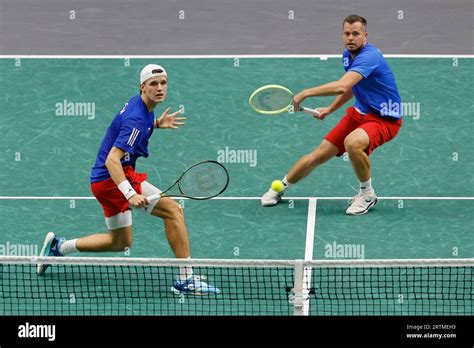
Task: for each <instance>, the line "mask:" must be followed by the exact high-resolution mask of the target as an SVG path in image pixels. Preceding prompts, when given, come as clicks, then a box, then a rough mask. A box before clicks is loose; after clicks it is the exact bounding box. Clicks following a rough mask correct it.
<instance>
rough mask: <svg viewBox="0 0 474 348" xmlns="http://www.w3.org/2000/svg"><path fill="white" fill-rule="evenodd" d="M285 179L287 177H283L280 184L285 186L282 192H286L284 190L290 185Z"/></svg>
mask: <svg viewBox="0 0 474 348" xmlns="http://www.w3.org/2000/svg"><path fill="white" fill-rule="evenodd" d="M286 177H287V175H285V177H284V178H283V179H282V181H281V182H282V183H283V185H285V188H284V190H286V189H287V188H288V187H289V186H290V185H291V183H289V182H288V180H287V179H286Z"/></svg>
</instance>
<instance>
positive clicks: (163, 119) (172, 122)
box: [158, 107, 186, 129]
mask: <svg viewBox="0 0 474 348" xmlns="http://www.w3.org/2000/svg"><path fill="white" fill-rule="evenodd" d="M170 110H171V107H168V108H167V109H166V110H165V112H163V114H162V115H161V116H160V118H159V119H158V127H159V128H173V129H176V128H178V127H180V126H184V125H185V122H183V121H184V120H186V117H176V116H178V115H181V110H178V111H176V112H173V113H172V114H169V115H168V113H169V112H170Z"/></svg>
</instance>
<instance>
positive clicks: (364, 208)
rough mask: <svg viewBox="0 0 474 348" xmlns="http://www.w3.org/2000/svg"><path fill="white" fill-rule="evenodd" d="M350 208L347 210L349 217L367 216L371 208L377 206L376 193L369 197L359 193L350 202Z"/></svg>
mask: <svg viewBox="0 0 474 348" xmlns="http://www.w3.org/2000/svg"><path fill="white" fill-rule="evenodd" d="M349 204H350V207H349V208H347V210H346V214H348V215H362V214H366V213H367V212H368V211H369V209H370V208H372V207H373V206H374V205H376V204H377V196H376V195H375V192H373V194H370V195H367V194H362V193H361V192H359V193H358V194H357V195H355V196H354V197H353V198H352V199H351V200H349Z"/></svg>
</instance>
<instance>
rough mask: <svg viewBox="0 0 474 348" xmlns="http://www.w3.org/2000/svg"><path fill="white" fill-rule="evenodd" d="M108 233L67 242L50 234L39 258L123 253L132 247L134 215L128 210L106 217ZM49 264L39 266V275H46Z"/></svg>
mask: <svg viewBox="0 0 474 348" xmlns="http://www.w3.org/2000/svg"><path fill="white" fill-rule="evenodd" d="M106 223H107V226H108V228H109V232H108V233H96V234H92V235H89V236H86V237H82V238H78V239H70V240H66V239H65V238H62V237H59V236H56V234H55V233H53V232H49V233H48V234H47V235H46V237H45V240H44V243H43V247H42V249H41V252H40V255H39V256H67V255H70V254H72V253H76V252H85V251H89V252H105V251H123V250H126V249H127V248H130V247H131V245H132V215H131V211H130V210H127V211H125V212H123V213H119V214H116V215H114V216H112V217H106ZM48 267H49V265H48V264H38V265H37V273H38V274H39V275H42V274H44V272H45V271H46V269H47V268H48Z"/></svg>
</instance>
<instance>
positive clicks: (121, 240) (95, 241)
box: [60, 226, 132, 254]
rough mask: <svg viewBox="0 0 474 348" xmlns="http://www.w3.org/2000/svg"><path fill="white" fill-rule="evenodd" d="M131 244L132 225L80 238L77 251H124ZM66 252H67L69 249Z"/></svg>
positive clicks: (77, 242)
mask: <svg viewBox="0 0 474 348" xmlns="http://www.w3.org/2000/svg"><path fill="white" fill-rule="evenodd" d="M67 242H69V241H66V243H67ZM71 242H72V241H71ZM131 246H132V226H126V227H121V228H116V229H113V230H109V233H97V234H92V235H90V236H87V237H83V238H79V239H77V241H76V245H75V247H76V249H77V251H80V252H86V251H88V252H105V251H124V250H126V249H129V248H130V247H131ZM60 251H61V248H60ZM64 254H67V251H66V252H65V253H64Z"/></svg>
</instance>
